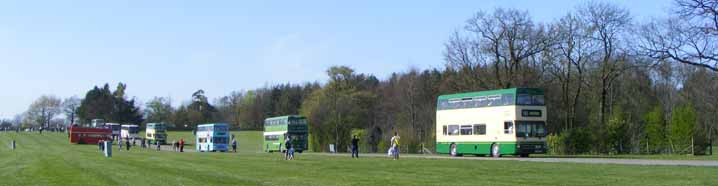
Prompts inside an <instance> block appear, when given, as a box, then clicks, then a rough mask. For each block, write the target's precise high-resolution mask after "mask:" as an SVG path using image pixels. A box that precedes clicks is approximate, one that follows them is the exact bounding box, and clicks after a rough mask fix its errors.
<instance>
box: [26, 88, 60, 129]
mask: <svg viewBox="0 0 718 186" xmlns="http://www.w3.org/2000/svg"><path fill="white" fill-rule="evenodd" d="M61 102H62V101H60V99H59V98H57V97H55V96H47V95H43V96H40V98H38V99H37V100H35V102H33V103H32V104H31V105H30V108H29V109H28V111H27V117H28V118H29V119H30V120H32V121H33V122H35V124H38V125H40V126H45V127H50V121H51V120H52V119H53V118H55V116H57V114H59V113H60V103H61Z"/></svg>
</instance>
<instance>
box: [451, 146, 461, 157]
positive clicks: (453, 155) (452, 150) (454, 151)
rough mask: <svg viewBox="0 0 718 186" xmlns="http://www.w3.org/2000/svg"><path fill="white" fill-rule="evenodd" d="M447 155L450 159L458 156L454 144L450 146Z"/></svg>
mask: <svg viewBox="0 0 718 186" xmlns="http://www.w3.org/2000/svg"><path fill="white" fill-rule="evenodd" d="M449 155H451V156H452V157H456V156H459V153H458V152H456V144H455V143H452V144H451V148H450V149H449Z"/></svg>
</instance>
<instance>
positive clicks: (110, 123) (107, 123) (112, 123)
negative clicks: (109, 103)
mask: <svg viewBox="0 0 718 186" xmlns="http://www.w3.org/2000/svg"><path fill="white" fill-rule="evenodd" d="M105 125H120V124H119V123H105Z"/></svg>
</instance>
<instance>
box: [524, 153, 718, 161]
mask: <svg viewBox="0 0 718 186" xmlns="http://www.w3.org/2000/svg"><path fill="white" fill-rule="evenodd" d="M531 157H537V158H614V159H652V160H718V154H714V155H686V154H651V155H641V154H619V155H545V154H533V155H531Z"/></svg>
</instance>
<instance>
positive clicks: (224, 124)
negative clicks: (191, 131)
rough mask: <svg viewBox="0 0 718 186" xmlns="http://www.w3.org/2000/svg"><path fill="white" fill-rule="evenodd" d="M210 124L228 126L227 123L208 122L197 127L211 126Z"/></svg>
mask: <svg viewBox="0 0 718 186" xmlns="http://www.w3.org/2000/svg"><path fill="white" fill-rule="evenodd" d="M210 126H227V124H226V123H206V124H199V125H197V127H210Z"/></svg>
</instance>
